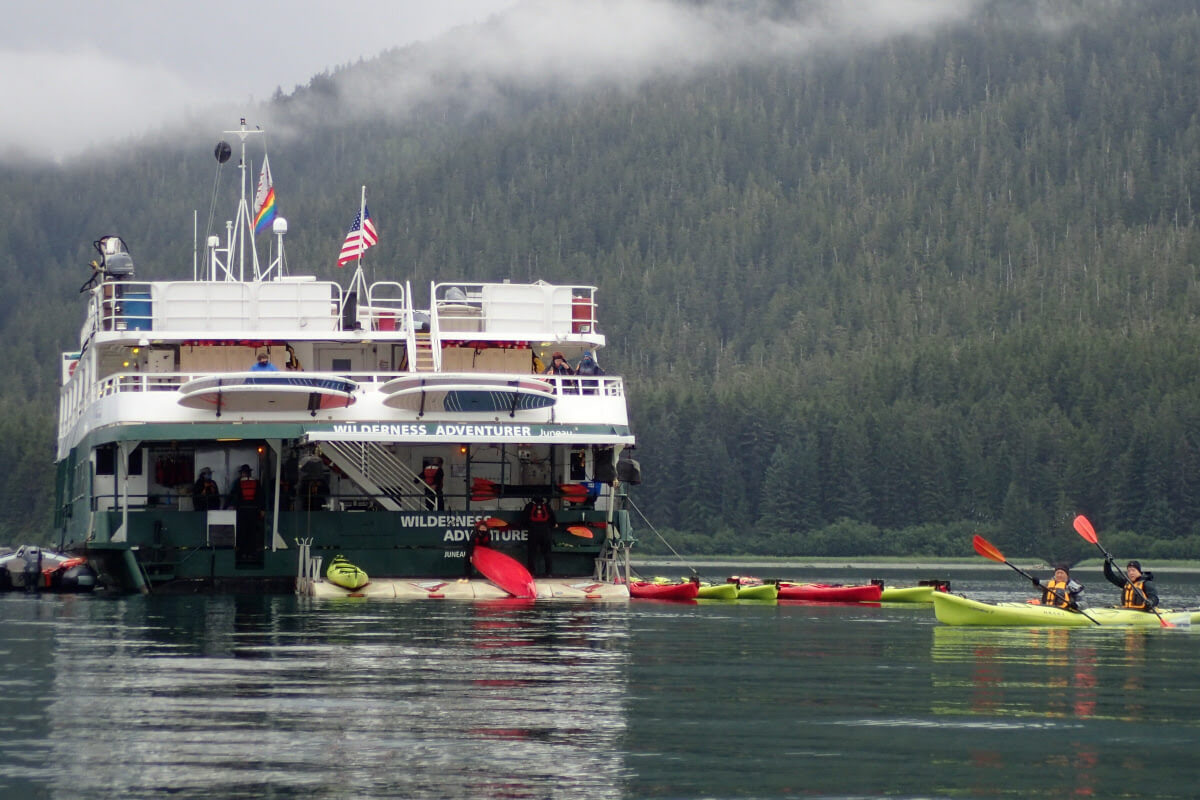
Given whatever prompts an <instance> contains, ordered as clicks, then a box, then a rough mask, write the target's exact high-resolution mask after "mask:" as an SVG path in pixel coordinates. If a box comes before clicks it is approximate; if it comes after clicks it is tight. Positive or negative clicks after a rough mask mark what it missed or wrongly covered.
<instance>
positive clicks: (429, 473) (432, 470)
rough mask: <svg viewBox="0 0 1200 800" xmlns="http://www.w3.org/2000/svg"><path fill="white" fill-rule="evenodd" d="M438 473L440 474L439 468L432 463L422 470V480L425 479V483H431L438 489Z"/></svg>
mask: <svg viewBox="0 0 1200 800" xmlns="http://www.w3.org/2000/svg"><path fill="white" fill-rule="evenodd" d="M437 474H438V468H437V467H435V466H432V465H430V466H428V467H426V468H425V469H423V470H421V480H423V481H425V483H427V484H429V485H430V486H432V487H433V488H435V489H436V488H437Z"/></svg>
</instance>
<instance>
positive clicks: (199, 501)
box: [192, 467, 221, 511]
mask: <svg viewBox="0 0 1200 800" xmlns="http://www.w3.org/2000/svg"><path fill="white" fill-rule="evenodd" d="M220 507H221V487H219V486H217V482H216V481H214V480H213V478H212V467H203V468H202V469H201V470H200V477H198V478H197V479H196V483H195V485H194V486H192V508H193V509H195V510H196V511H213V510H216V509H218V508H220Z"/></svg>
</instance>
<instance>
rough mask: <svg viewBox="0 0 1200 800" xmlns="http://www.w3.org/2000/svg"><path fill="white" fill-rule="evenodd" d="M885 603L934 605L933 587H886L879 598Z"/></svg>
mask: <svg viewBox="0 0 1200 800" xmlns="http://www.w3.org/2000/svg"><path fill="white" fill-rule="evenodd" d="M879 599H880V601H881V602H884V603H932V602H933V587H932V586H895V587H893V586H885V587H883V594H882V595H880V597H879Z"/></svg>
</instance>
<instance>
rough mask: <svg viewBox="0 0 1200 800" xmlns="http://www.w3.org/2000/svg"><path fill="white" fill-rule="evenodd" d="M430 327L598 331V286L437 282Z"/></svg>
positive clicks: (450, 331) (432, 289) (554, 332)
mask: <svg viewBox="0 0 1200 800" xmlns="http://www.w3.org/2000/svg"><path fill="white" fill-rule="evenodd" d="M429 296H430V300H431V302H430V306H431V307H430V317H431V320H430V330H431V331H433V332H434V334H435V336H436V335H439V334H446V335H451V334H459V333H461V332H478V333H481V334H486V335H502V334H512V333H523V332H527V331H531V330H536V331H544V332H547V334H548V335H551V336H566V335H569V334H594V333H596V287H595V286H555V285H552V284H549V283H545V282H544V281H537V282H535V283H461V282H460V283H431V284H430V288H429Z"/></svg>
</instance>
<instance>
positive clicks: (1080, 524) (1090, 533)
mask: <svg viewBox="0 0 1200 800" xmlns="http://www.w3.org/2000/svg"><path fill="white" fill-rule="evenodd" d="M1075 532H1076V533H1078V534H1079V535H1080V536H1082V537H1083V538H1084V539H1087V540H1088V541H1089V542H1091V543H1092V544H1094V545H1096V547H1099V548H1100V552H1101V553H1104V558H1105V559H1106V560H1108V561H1111V562H1113V563H1114V564H1115V563H1116V561H1117V560H1116V559H1115V558H1113V557H1112V553H1110V552H1108V551H1107V550H1105V549H1104V545H1102V544H1100V538H1099V537H1098V536H1096V529H1095V528H1093V527H1092V523H1091V522H1089V521H1088V518H1087V517H1085V516H1084V515H1083V514H1080V515H1079V516H1078V517H1076V518H1075ZM1125 583H1126V584H1128V585H1130V586H1133V590H1134V591H1135V592H1137V593H1138V596H1140V597H1141V598H1142V602H1143V603H1145V604H1146V605H1147V606H1149V608H1150V610H1151V611H1153V612H1154V615H1155V616H1156V617H1158V621H1159V623H1161V624H1162V626H1163V627H1164V628H1174V627H1175V626H1174V625H1172V624H1171V623H1169V622H1167V620H1166V618H1165V617H1163V615H1162V614H1159V613H1158V609H1157V608H1155V607H1154V606H1152V605H1150V599H1149V598H1148V597H1146V595H1145V593H1144V592H1142V590H1141V589H1139V588H1138V587H1137V586H1135V585H1134V584H1132V583H1129V579H1128V578H1126V579H1125Z"/></svg>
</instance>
